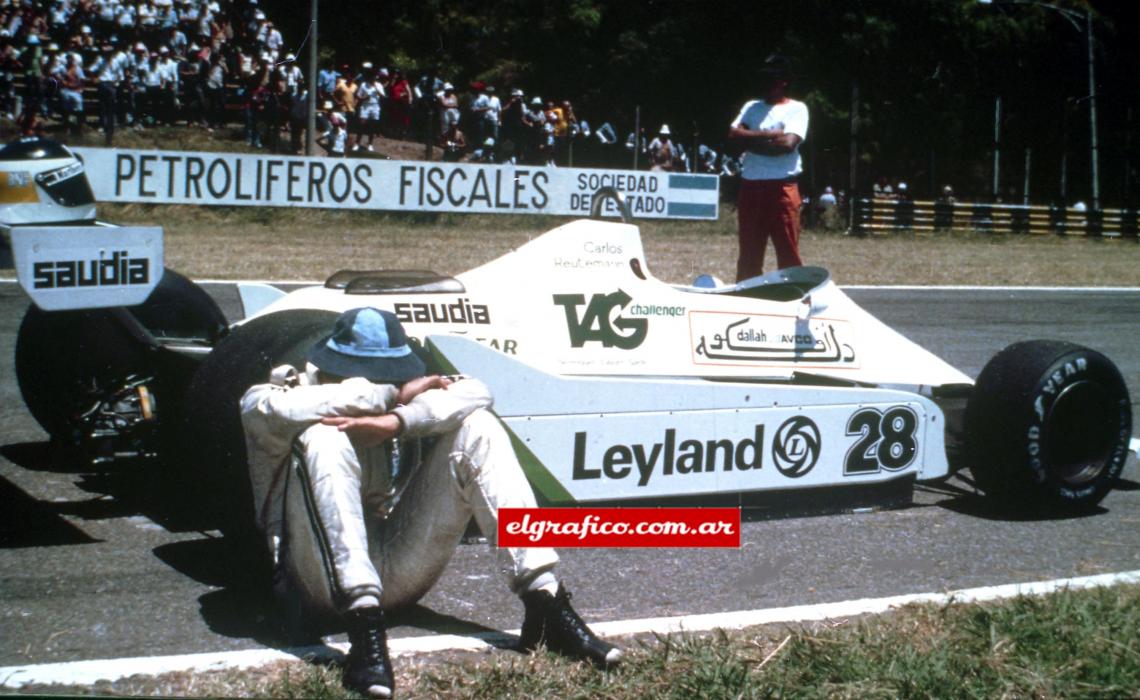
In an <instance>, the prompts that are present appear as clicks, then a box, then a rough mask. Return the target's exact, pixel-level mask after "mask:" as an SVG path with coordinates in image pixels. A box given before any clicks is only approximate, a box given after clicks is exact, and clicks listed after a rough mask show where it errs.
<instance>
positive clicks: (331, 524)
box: [241, 367, 558, 615]
mask: <svg viewBox="0 0 1140 700" xmlns="http://www.w3.org/2000/svg"><path fill="white" fill-rule="evenodd" d="M310 374H315V373H312V372H311V373H310ZM286 376H289V377H293V376H295V373H293V372H292V368H290V367H285V368H278V369H276V370H274V371H273V378H274V381H272V382H271V383H268V384H258V385H255V386H253V387H251V388H250V389H249V391H247V392H246V394H245V396H243V397H242V402H241V409H242V424H243V427H244V428H245V436H246V449H247V454H248V458H249V474H250V480H251V482H252V486H253V497H254V508H255V515H256V517H257V522H258V526H259V527H260V529H261V532H262V534H263V535H264V537H265V540H266V544H267V545H268V547H269V550H270V552H271V554H272V557H273V562H274V568H275V576H274V579H275V587H277V588H278V592H279V593H283V592H284V591H290V592H291V593H292V594H299V597H300V602H301V604H302V605H304V607H305V608H307V609H308V610H309V611H310V612H313V613H317V614H322V615H323V614H333V615H335V614H337V613H340V612H343V611H344V610H345V609H346V608H347V607H348V606H349V605H350V604H351V603H352V601H353V600H356V599H357V598H359V597H360V596H365V595H372V596H376V597H377V598H379V600H380V604H381V606H383V607H385V608H393V607H398V606H401V605H408V604H411V603H414V602H415V601H416V600H418V599H419V598H420V597H422V596H423V595H424V594H425V593H427V591H428V590H429V589H430V588H431V587H432V585H433V584H434V583H435V582H436V580H438V578H439V576H440V574H441V573H442V572H443V568H444V567H445V566H446V565H447V562H448V561H449V559H450V558H451V554H452V552H453V551H454V550H455V547H456V545H457V544H458V543H459V540H460V538H461V537H462V535H463V533H464V530H465V528H466V524H467V522H468V520H469V519H470V518H471V517H472V516H474V517H475V520H476V522H477V523H478V525H479V528H480V530H482V532H483V534H484V535H485V536H486V537H487V539H488V540H489V541H490V542H491V544H492V547H494V543H495V537H496V533H497V525H498V509H499V508H500V507H520V508H526V507H534V505H535V499H534V493H533V492H532V491H531V488H530V484H529V483H528V482H527V480H526V477H525V476H524V475H523V472H522V468H521V467H520V466H519V463H518V459H517V458H516V457H515V454H514V450H513V449H512V447H511V443H510V438H509V437H508V435H507V433H506V431H505V430H504V428H503V427H502V425H501V424H500V423H499V421H498V419H497V418H496V417H495V416H494V415H493V414H492V413H491V412H490V411H489V410H488V409H489V408H490V406H491V395H490V392H489V390H488V389H487V386H486V385H485V384H483V383H482V382H480V381H478V380H475V379H460V380H459V381H456V382H454V383H453V384H451V385H450V386H449V387H447V389H433V390H429V391H425V392H423V393H422V394H420V395H419V396H417V397H415V398H414V399H413V400H412V401H411V402H410V403H409V404H408V405H406V406H395V405H394V402H395V398H396V392H397V389H396V387H394V386H391V385H382V384H373V383H371V382H369V381H367V380H365V379H360V378H356V379H348V380H345V381H344V382H342V383H340V384H315V383H311V382H310V383H308V384H306V383H304V382H303V381H302V383H300V384H296V383H295V382H294V381H290V380H284V378H285V377H286ZM306 378H308V376H302V380H304V379H306ZM290 384H295V385H292V386H291V385H290ZM387 412H393V413H396V414H398V415H399V417H400V419H401V421H402V423H403V425H404V430H403V432H402V434H401V436H400V438H399V440H398V441H388V443H386V444H383V445H380V446H377V447H373V448H359V449H358V448H356V447H354V446H353V444H352V443H351V442H350V440H349V438H348V436H347V434H346V433H343V432H340V431H339V430H338V429H337V428H336V427H335V426H326V425H322V424H321V423H320V422H319V421H320V419H321V418H323V417H325V416H360V415H379V414H383V413H387ZM497 551H498V559H499V565H500V568H501V570H502V572H503V573H504V574H505V575H506V578H507V582H508V584H509V585H510V587H511V589H512V590H513V591H514V592H516V593H518V592H521V591H522V590H523V589H524V588H525V587H526V586H527V585H528V583H530V582H532V581H534V580H535V579H536V578H537V577H538V576H539V575H542V574H544V573H546V572H549V571H550V570H551V569H552V568H553V567H554V565H555V563H557V561H558V556H557V555H556V554H555V553H554V550H552V549H545V548H518V549H515V548H510V549H498V550H497Z"/></svg>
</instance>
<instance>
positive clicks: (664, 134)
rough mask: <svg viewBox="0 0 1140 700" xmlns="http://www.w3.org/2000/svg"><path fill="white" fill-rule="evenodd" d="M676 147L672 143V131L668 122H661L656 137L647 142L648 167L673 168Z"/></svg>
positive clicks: (668, 169) (651, 168)
mask: <svg viewBox="0 0 1140 700" xmlns="http://www.w3.org/2000/svg"><path fill="white" fill-rule="evenodd" d="M677 155H678V154H677V147H676V146H675V145H674V144H673V132H671V131H670V130H669V125H668V124H662V125H661V128H660V129H658V130H657V137H656V138H654V139H653V140H652V141H650V142H649V169H650V170H665V171H670V170H673V168H674V166H675V163H676V159H677Z"/></svg>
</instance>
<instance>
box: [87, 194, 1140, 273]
mask: <svg viewBox="0 0 1140 700" xmlns="http://www.w3.org/2000/svg"><path fill="white" fill-rule="evenodd" d="M100 214H101V217H102V218H104V219H106V220H108V221H114V222H116V223H121V224H128V223H133V224H154V223H161V224H162V225H163V226H164V227H165V229H166V256H167V263H168V265H169V266H170V267H172V268H174V269H176V270H179V271H180V272H183V273H184V274H189V275H190V276H192V277H211V278H229V279H251V278H257V279H306V280H313V279H324V278H325V277H326V276H327V275H328V274H330V273H331V272H333V271H335V270H337V269H341V268H350V267H355V268H361V267H364V268H373V269H378V268H407V269H411V268H427V269H433V270H436V271H438V272H442V273H446V274H456V273H459V272H463V271H464V270H467V269H470V268H471V267H473V266H475V265H479V264H482V263H485V262H487V261H490V260H492V259H494V258H496V257H498V256H499V255H502V254H503V253H505V252H507V251H508V250H510V249H511V248H514V247H517V246H518V245H520V244H522V243H525V242H526V241H527V240H529V239H530V238H533V237H535V236H537V235H539V234H541V233H542V232H544V231H546V230H548V229H549V228H551V227H553V226H556V225H558V224H560V223H563V222H564V221H565V219H561V218H557V217H533V216H517V217H510V216H495V215H458V214H439V215H433V214H411V215H409V214H388V213H380V212H366V211H346V210H317V209H253V208H249V209H243V208H204V207H203V208H198V207H190V206H168V207H156V206H152V205H103V206H102V207H101V210H100ZM640 227H641V231H642V237H643V240H644V244H645V248H646V255H647V258H648V262H649V267H650V269H651V270H652V271H653V273H654V274H655V275H656V276H657V277H659V278H661V279H663V280H666V281H669V282H689V281H691V280H692V279H693V277H694V276H695V275H696V274H700V273H702V272H708V273H712V274H715V275H717V276H718V277H720V278H722V279H725V280H730V279H732V278H733V276H734V271H735V260H736V250H737V249H736V235H735V212H734V211H733V209H732V207H731V206H724V207H722V215H721V218H720V220H719V221H713V222H707V221H706V222H680V221H669V222H655V221H643V222H640ZM801 248H802V252H803V257H804V260H805V261H806V262H807V263H808V264H811V265H820V266H822V267H826V268H828V269H829V270H831V273H832V276H833V278H834V279H835V280H836V281H837V282H839V283H840V284H981V285H1044V286H1062V285H1065V286H1068V285H1074V286H1116V285H1124V286H1133V285H1136V284H1137V283H1140V274H1137V257H1138V255H1140V250H1138V248H1137V242H1136V241H1134V240H1095V239H1093V240H1090V239H1084V238H1076V237H1072V238H1062V237H1055V236H1048V237H1022V236H1003V235H985V234H978V233H973V232H948V233H940V234H933V235H930V234H927V235H916V234H910V235H908V234H895V235H890V236H882V237H874V238H855V237H851V236H844V235H842V234H840V233H834V232H826V231H816V230H809V231H806V232H804V234H803V238H802V241H801ZM773 263H774V256H773V254H772V253H771V251H769V261H768V267H769V268H771V266H772V264H773Z"/></svg>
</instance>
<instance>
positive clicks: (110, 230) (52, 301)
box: [0, 224, 163, 311]
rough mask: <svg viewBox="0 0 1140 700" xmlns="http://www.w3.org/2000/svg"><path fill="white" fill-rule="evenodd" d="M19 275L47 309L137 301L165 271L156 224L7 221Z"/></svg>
mask: <svg viewBox="0 0 1140 700" xmlns="http://www.w3.org/2000/svg"><path fill="white" fill-rule="evenodd" d="M0 237H2V238H4V239H5V240H6V241H7V242H8V244H9V246H10V247H11V252H12V258H13V266H14V267H15V268H16V279H17V280H18V281H19V283H20V286H21V287H22V288H23V289H24V291H25V292H27V293H28V296H30V297H31V298H32V302H33V303H35V305H36V306H38V307H40V308H41V309H43V310H44V311H60V310H67V309H91V308H104V307H113V306H134V305H136V304H141V303H143V302H144V301H146V299H147V297H148V296H150V293H151V292H152V291H153V290H154V288H155V286H156V285H157V284H158V281H159V280H160V279H162V274H163V237H162V228H161V227H158V226H112V225H109V224H96V225H94V226H6V225H0Z"/></svg>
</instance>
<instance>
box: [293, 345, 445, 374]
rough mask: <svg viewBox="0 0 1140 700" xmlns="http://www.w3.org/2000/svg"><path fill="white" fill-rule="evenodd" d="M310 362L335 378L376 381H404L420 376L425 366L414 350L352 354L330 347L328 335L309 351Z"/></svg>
mask: <svg viewBox="0 0 1140 700" xmlns="http://www.w3.org/2000/svg"><path fill="white" fill-rule="evenodd" d="M309 362H312V363H313V364H314V365H316V366H317V368H318V369H319V370H321V371H322V372H325V373H326V374H333V375H336V376H338V377H345V378H348V377H364V378H365V379H367V380H368V381H370V382H376V383H378V384H403V383H404V382H406V381H408V380H409V379H415V378H417V377H422V376H424V374H425V373H426V367H425V365H424V362H423V360H421V359H420V358H419V357H418V356H417V354H416V353H415V352H409V353H408V354H406V355H403V356H401V357H355V356H352V355H345V354H344V353H341V352H337V351H336V350H334V349H333V348H331V347H329V338H327V337H326V338H322V339H321V340H320V341H318V342H317V344H316V345H314V346H313V348H312V349H311V350H310V351H309Z"/></svg>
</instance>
